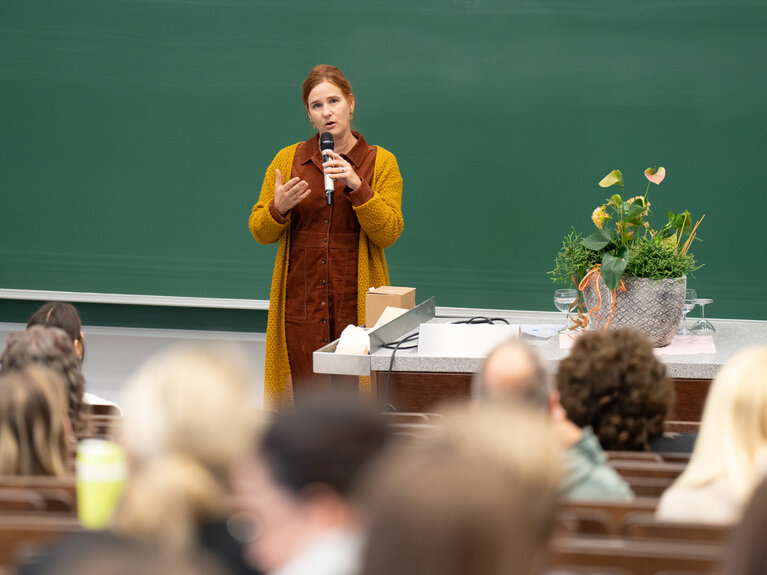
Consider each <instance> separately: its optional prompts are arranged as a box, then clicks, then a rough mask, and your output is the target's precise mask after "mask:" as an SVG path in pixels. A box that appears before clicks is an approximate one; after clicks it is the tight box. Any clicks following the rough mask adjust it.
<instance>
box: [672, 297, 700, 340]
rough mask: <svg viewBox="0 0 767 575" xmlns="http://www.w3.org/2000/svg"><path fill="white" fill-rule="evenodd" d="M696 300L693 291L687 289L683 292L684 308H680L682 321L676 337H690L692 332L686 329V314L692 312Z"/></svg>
mask: <svg viewBox="0 0 767 575" xmlns="http://www.w3.org/2000/svg"><path fill="white" fill-rule="evenodd" d="M697 300H698V293H697V292H696V291H695V290H694V289H688V290H686V291H685V292H684V306H683V307H682V321H681V322H680V325H679V329H678V330H677V332H676V334H677V335H691V334H692V332H691V331H690V330H689V329H688V328H687V326H686V325H685V322H686V321H687V314H688V313H690V312H691V311H692V308H694V307H695V304H696V303H697Z"/></svg>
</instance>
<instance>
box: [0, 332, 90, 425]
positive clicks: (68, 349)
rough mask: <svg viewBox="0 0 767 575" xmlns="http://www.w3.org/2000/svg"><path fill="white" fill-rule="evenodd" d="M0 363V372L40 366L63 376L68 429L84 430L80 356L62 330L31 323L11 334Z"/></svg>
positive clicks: (82, 381)
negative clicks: (27, 326)
mask: <svg viewBox="0 0 767 575" xmlns="http://www.w3.org/2000/svg"><path fill="white" fill-rule="evenodd" d="M0 362H2V372H3V373H7V372H9V371H13V370H17V369H23V368H25V367H27V366H29V365H42V366H45V367H47V368H49V369H51V370H53V371H55V372H56V373H58V374H60V375H61V377H62V378H63V379H64V382H63V383H62V385H63V386H64V387H63V389H66V394H67V402H68V408H67V410H68V413H69V420H70V422H71V423H72V430H73V431H74V432H75V433H80V432H82V431H84V430H85V426H86V420H85V413H84V410H85V405H84V403H83V394H84V393H85V379H84V378H83V374H82V373H81V372H80V357H79V356H78V355H77V353H76V352H75V348H74V344H73V343H72V340H71V339H70V338H69V336H68V335H67V334H66V332H64V331H63V330H61V329H59V328H57V327H44V326H41V325H33V326H32V327H30V328H28V329H27V330H26V331H20V332H17V333H12V334H11V335H10V336H8V341H7V343H6V345H5V351H3V355H2V357H0Z"/></svg>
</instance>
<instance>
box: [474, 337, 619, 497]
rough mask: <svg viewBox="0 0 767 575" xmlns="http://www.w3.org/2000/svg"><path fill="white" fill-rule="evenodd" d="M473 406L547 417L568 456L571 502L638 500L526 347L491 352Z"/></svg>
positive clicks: (513, 344)
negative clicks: (512, 407) (507, 407)
mask: <svg viewBox="0 0 767 575" xmlns="http://www.w3.org/2000/svg"><path fill="white" fill-rule="evenodd" d="M472 396H473V400H474V402H475V403H477V404H479V405H488V404H492V403H516V404H521V405H525V406H527V407H529V408H531V409H533V410H536V411H539V412H541V413H545V414H548V420H549V422H550V424H551V425H552V426H553V428H554V430H555V431H556V433H557V436H558V438H559V441H560V443H561V445H562V446H563V448H564V449H565V453H564V458H565V459H564V461H565V463H564V473H563V485H562V486H563V491H564V495H565V496H566V497H567V498H569V499H619V500H627V499H632V498H633V497H634V494H633V492H632V491H631V488H630V487H629V486H628V484H627V483H626V482H625V481H624V480H623V479H622V478H621V477H620V476H619V475H618V473H617V472H616V471H615V470H614V469H613V468H612V467H610V466H609V465H608V463H607V456H606V455H605V453H604V451H603V450H602V447H601V446H600V444H599V441H598V440H597V438H596V437H595V436H594V432H593V431H592V429H591V428H590V427H588V426H586V427H584V428H580V427H578V426H577V425H575V424H574V423H573V422H572V421H570V420H569V419H568V416H567V413H566V411H565V409H564V408H563V407H562V404H561V395H560V392H559V391H557V390H556V389H554V387H553V383H552V378H551V376H550V375H549V374H548V373H547V371H546V369H545V367H544V366H543V363H542V362H541V360H540V358H539V357H538V354H537V353H536V352H535V350H534V349H533V348H532V347H531V346H530V345H528V344H526V343H524V342H522V341H520V340H516V339H515V340H511V341H509V342H507V343H504V344H502V345H500V346H498V347H497V348H496V349H495V350H493V351H492V352H491V353H490V355H488V357H487V359H486V360H485V362H484V363H483V365H482V367H481V368H480V371H479V373H478V374H477V375H476V377H475V378H474V380H473V382H472Z"/></svg>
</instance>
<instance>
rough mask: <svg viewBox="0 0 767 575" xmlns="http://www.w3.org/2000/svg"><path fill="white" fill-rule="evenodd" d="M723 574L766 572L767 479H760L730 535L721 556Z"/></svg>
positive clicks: (741, 574) (742, 574) (737, 574)
mask: <svg viewBox="0 0 767 575" xmlns="http://www.w3.org/2000/svg"><path fill="white" fill-rule="evenodd" d="M721 572H722V573H723V574H726V575H764V574H765V573H767V481H765V480H762V482H761V483H760V484H759V486H758V487H757V488H756V489H755V490H754V493H753V495H752V496H751V498H750V499H749V500H748V504H747V505H746V506H745V511H744V513H743V517H742V519H741V521H740V523H738V524H737V525H736V526H735V528H734V529H733V531H732V533H731V535H730V542H729V546H728V551H727V553H725V555H724V567H723V569H722V571H721Z"/></svg>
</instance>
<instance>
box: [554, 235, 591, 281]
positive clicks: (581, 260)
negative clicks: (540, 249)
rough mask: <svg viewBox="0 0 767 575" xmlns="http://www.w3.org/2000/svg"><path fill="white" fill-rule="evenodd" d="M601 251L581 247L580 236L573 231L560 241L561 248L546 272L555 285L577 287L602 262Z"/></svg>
mask: <svg viewBox="0 0 767 575" xmlns="http://www.w3.org/2000/svg"><path fill="white" fill-rule="evenodd" d="M602 253H603V251H602V250H598V251H592V250H590V249H588V248H586V247H585V246H584V245H583V241H582V238H581V235H580V234H579V233H578V232H576V231H575V229H573V230H572V231H571V232H570V233H569V234H567V235H566V236H565V237H564V239H563V240H562V248H561V249H560V250H559V253H558V254H557V256H556V258H555V259H554V269H553V270H551V271H550V272H548V274H549V275H550V276H551V280H552V281H553V282H554V283H556V284H561V285H565V286H569V285H574V286H575V287H576V288H577V287H578V283H579V282H580V279H581V278H582V277H583V276H584V275H585V274H586V272H587V271H589V270H590V269H591V268H593V267H594V265H596V264H598V263H599V262H600V261H601V260H602Z"/></svg>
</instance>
